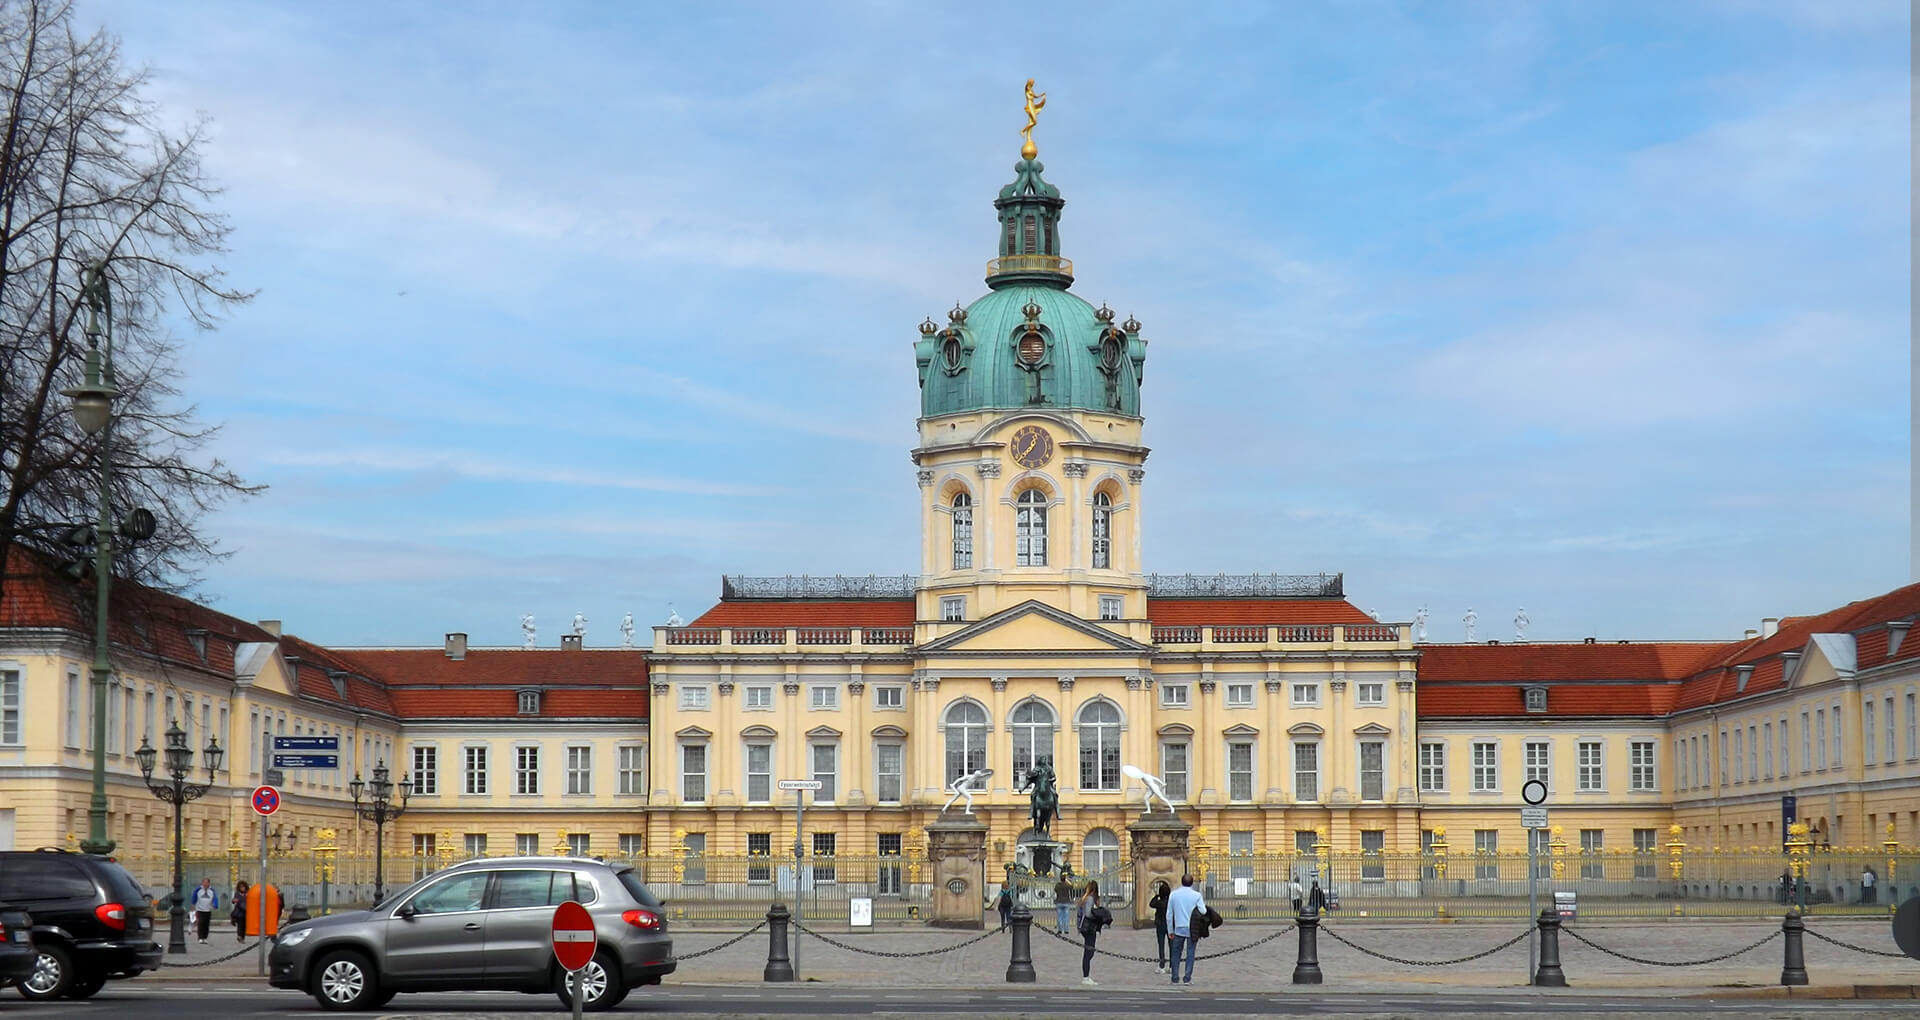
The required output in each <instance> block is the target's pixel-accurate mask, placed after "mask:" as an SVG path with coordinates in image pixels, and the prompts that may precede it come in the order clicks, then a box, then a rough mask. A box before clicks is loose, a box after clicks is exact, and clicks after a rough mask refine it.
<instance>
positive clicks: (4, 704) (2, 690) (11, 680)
mask: <svg viewBox="0 0 1920 1020" xmlns="http://www.w3.org/2000/svg"><path fill="white" fill-rule="evenodd" d="M147 697H148V699H152V697H153V695H152V694H148V695H147ZM148 704H149V705H151V704H152V701H151V700H149V701H148ZM21 742H22V741H21V740H20V671H19V670H17V669H0V744H18V743H21Z"/></svg>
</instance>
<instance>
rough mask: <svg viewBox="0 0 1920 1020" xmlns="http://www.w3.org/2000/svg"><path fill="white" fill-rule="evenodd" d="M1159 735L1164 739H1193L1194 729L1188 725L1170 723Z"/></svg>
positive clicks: (1161, 729)
mask: <svg viewBox="0 0 1920 1020" xmlns="http://www.w3.org/2000/svg"><path fill="white" fill-rule="evenodd" d="M1159 733H1160V735H1161V736H1163V737H1191V736H1193V727H1191V726H1188V725H1187V724H1186V723H1168V724H1166V725H1165V726H1162V727H1160V730H1159Z"/></svg>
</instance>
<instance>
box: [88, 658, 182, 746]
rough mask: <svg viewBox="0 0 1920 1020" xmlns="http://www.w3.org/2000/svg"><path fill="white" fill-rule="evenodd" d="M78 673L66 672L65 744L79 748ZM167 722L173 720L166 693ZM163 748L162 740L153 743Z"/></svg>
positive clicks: (170, 705) (169, 701) (170, 697)
mask: <svg viewBox="0 0 1920 1020" xmlns="http://www.w3.org/2000/svg"><path fill="white" fill-rule="evenodd" d="M80 706H81V702H80V674H78V673H68V674H67V746H68V747H69V748H72V749H74V750H76V751H77V750H79V749H80V719H81V715H80ZM167 722H168V723H169V724H171V723H172V722H173V695H171V694H169V695H167ZM154 746H156V747H160V748H162V749H163V750H164V749H165V745H164V742H162V743H160V744H156V745H154Z"/></svg>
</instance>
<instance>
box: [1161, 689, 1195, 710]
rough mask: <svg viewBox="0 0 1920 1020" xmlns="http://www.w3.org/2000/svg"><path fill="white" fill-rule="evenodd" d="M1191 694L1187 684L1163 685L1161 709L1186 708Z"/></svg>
mask: <svg viewBox="0 0 1920 1020" xmlns="http://www.w3.org/2000/svg"><path fill="white" fill-rule="evenodd" d="M1189 693H1190V692H1189V691H1188V689H1187V685H1186V684H1161V685H1160V707H1161V708H1186V707H1187V704H1188V700H1187V699H1188V694H1189Z"/></svg>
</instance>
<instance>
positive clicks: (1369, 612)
mask: <svg viewBox="0 0 1920 1020" xmlns="http://www.w3.org/2000/svg"><path fill="white" fill-rule="evenodd" d="M1367 615H1368V616H1371V617H1373V622H1375V623H1379V622H1380V610H1378V609H1369V610H1367Z"/></svg>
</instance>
